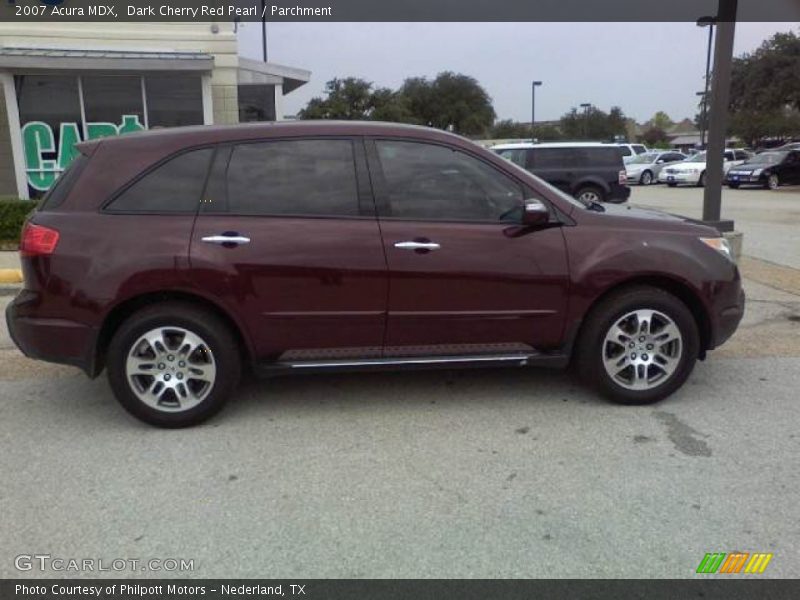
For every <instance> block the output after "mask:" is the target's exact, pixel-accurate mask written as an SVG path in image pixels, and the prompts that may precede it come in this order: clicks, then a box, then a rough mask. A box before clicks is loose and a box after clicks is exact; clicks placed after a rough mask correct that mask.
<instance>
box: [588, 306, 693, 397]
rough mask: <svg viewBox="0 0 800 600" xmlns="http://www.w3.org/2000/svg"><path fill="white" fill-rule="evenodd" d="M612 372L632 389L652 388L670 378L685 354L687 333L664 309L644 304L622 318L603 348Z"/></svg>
mask: <svg viewBox="0 0 800 600" xmlns="http://www.w3.org/2000/svg"><path fill="white" fill-rule="evenodd" d="M602 354H603V356H602V358H603V366H604V367H605V370H606V373H607V374H608V376H609V377H610V378H611V379H612V380H613V381H614V382H615V383H616V384H617V385H619V386H621V387H624V388H626V389H629V390H650V389H653V388H656V387H658V386H660V385H662V384H663V383H664V382H665V381H667V379H669V378H670V377H671V376H672V374H673V373H674V372H675V370H676V369H677V368H678V365H679V364H680V360H681V356H682V355H683V336H682V335H681V332H680V329H679V328H678V326H677V325H676V324H675V322H674V321H673V320H672V319H671V318H670V317H668V316H667V315H665V314H664V313H662V312H659V311H656V310H653V309H649V308H643V309H639V310H635V311H632V312H629V313H627V314H625V315H624V316H622V317H621V318H619V319H618V320H617V321H616V322H615V323H614V324H613V325H612V326H611V328H610V329H609V330H608V332H607V333H606V336H605V339H604V340H603V348H602Z"/></svg>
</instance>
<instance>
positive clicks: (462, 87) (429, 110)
mask: <svg viewBox="0 0 800 600" xmlns="http://www.w3.org/2000/svg"><path fill="white" fill-rule="evenodd" d="M400 96H401V97H402V98H403V101H404V103H405V106H407V107H408V110H409V111H410V113H411V114H412V115H413V117H414V119H416V120H417V121H418V122H421V123H424V124H426V125H430V126H432V127H438V128H439V129H452V130H453V131H455V132H457V133H460V134H463V135H471V136H477V135H484V134H486V133H487V132H488V131H489V129H490V128H491V126H492V124H493V123H494V119H495V112H494V108H493V107H492V99H491V98H490V97H489V94H488V93H487V92H486V90H484V89H483V88H482V87H481V85H480V84H479V83H478V82H477V81H476V80H475V79H474V78H472V77H469V76H468V75H461V74H458V73H452V72H450V71H445V72H443V73H439V74H438V75H437V76H436V79H434V80H433V81H429V80H428V79H426V78H424V77H413V78H410V79H406V80H405V82H404V83H403V86H402V87H401V88H400Z"/></svg>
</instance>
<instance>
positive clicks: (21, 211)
mask: <svg viewBox="0 0 800 600" xmlns="http://www.w3.org/2000/svg"><path fill="white" fill-rule="evenodd" d="M34 208H36V202H33V201H31V200H20V199H19V198H8V197H0V242H3V243H4V244H6V245H7V244H9V243H11V244H16V243H19V234H20V230H21V229H22V224H23V223H24V222H25V219H26V217H27V216H28V215H29V214H30V213H31V211H32V210H33V209H34Z"/></svg>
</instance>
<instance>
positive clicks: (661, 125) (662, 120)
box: [650, 110, 675, 131]
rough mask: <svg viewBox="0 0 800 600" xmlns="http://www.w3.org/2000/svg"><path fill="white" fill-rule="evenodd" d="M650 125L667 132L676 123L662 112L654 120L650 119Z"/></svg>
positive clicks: (655, 115) (654, 116)
mask: <svg viewBox="0 0 800 600" xmlns="http://www.w3.org/2000/svg"><path fill="white" fill-rule="evenodd" d="M650 123H651V124H652V126H653V127H654V128H656V129H661V130H662V131H666V130H667V129H669V128H670V127H672V126H673V125H674V124H675V122H674V121H673V120H672V119H670V117H669V115H668V114H667V113H665V112H664V111H663V110H660V111H658V112H657V113H656V114H654V115H653V118H651V119H650Z"/></svg>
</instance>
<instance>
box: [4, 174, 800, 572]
mask: <svg viewBox="0 0 800 600" xmlns="http://www.w3.org/2000/svg"><path fill="white" fill-rule="evenodd" d="M724 194H725V196H724V215H723V216H726V217H733V218H735V219H736V222H737V228H738V229H741V230H743V231H744V232H745V240H744V252H745V255H746V257H745V258H744V259H743V261H742V270H743V273H744V275H745V278H746V279H745V287H746V291H747V293H748V300H749V304H748V312H747V315H746V316H745V321H744V322H743V325H742V327H741V328H740V330H739V332H738V333H737V334H736V336H735V337H734V338H733V339H732V340H731V341H730V343H729V344H728V345H726V346H725V347H723V348H722V349H720V350H719V351H715V352H713V353H711V354H710V356H709V359H708V360H707V361H706V362H704V363H699V364H698V366H697V368H696V370H695V372H694V374H693V375H692V377H691V379H690V380H689V382H688V383H687V385H686V386H684V388H683V389H682V390H680V391H679V392H678V393H677V394H675V395H674V396H673V397H671V398H669V399H667V400H666V401H664V402H662V403H660V404H658V405H655V406H649V407H620V406H615V405H611V404H607V403H606V402H605V401H603V400H601V399H599V398H597V397H596V396H595V395H594V394H593V393H591V392H590V391H588V390H586V389H585V388H583V387H582V386H581V385H579V384H578V383H577V382H576V381H575V380H574V378H573V376H572V375H571V374H570V373H569V372H564V373H562V372H549V371H542V370H479V371H463V372H459V371H434V372H418V373H401V374H368V375H363V374H361V375H337V376H314V377H306V378H283V379H276V380H272V381H262V382H259V381H247V382H245V384H244V385H243V386H242V389H241V391H240V393H239V394H238V395H237V397H236V398H235V399H234V401H233V402H232V404H231V405H230V406H229V407H228V409H227V410H226V411H225V412H224V413H223V414H222V415H220V416H219V417H218V418H216V419H215V420H213V421H212V422H210V423H208V424H207V425H205V426H201V427H197V428H194V429H188V430H181V431H163V430H157V429H153V428H150V427H147V426H145V425H143V424H141V423H139V422H138V421H136V420H134V419H133V418H131V417H128V416H127V414H126V413H124V412H123V411H122V409H121V408H118V406H117V404H116V402H115V401H114V400H113V398H112V397H111V392H110V390H109V387H108V384H107V383H106V380H105V378H101V379H98V380H96V381H89V380H88V379H86V378H85V377H84V376H83V375H82V374H80V373H79V372H77V371H76V370H74V369H71V368H66V367H59V366H54V365H47V364H44V363H36V362H33V361H29V360H28V359H26V358H24V357H22V356H21V355H20V354H19V353H18V352H17V351H16V349H14V348H13V347H12V345H11V342H10V340H9V339H8V336H7V332H6V331H5V329H4V327H3V328H2V330H0V438H2V440H3V452H2V454H0V469H1V472H2V473H3V479H4V481H3V485H2V487H0V514H2V515H3V517H2V522H1V524H0V528H1V531H0V577H37V576H38V577H41V576H49V577H54V576H59V573H53V572H46V573H42V572H39V571H35V570H34V571H27V572H19V571H17V570H16V569H15V568H14V557H15V556H17V555H20V554H37V553H39V554H42V553H44V554H50V555H52V556H53V557H63V558H79V559H80V558H85V557H87V558H103V559H106V560H108V561H110V560H113V559H115V558H139V559H150V558H161V559H163V558H183V559H193V560H194V571H193V572H192V573H181V574H178V573H164V572H159V573H150V572H140V571H137V572H133V573H130V572H127V571H125V572H121V573H117V574H114V573H112V575H119V576H126V577H127V576H145V577H146V576H159V577H161V576H171V575H190V576H194V577H256V576H260V577H264V576H280V577H286V578H323V577H364V578H385V577H386V578H388V577H409V578H416V577H441V578H461V577H467V578H470V577H474V578H495V577H523V578H525V577H631V578H642V577H644V578H647V577H692V576H694V571H695V569H696V568H697V566H698V564H699V563H700V561H701V559H702V558H703V556H704V554H705V553H707V552H732V551H734V550H743V551H749V552H771V553H773V554H774V558H773V559H772V561H771V563H770V564H769V567H768V569H767V571H766V573H765V574H764V576H769V577H800V563H798V561H797V556H798V553H799V552H800V526H798V523H800V518H799V517H800V470H798V469H797V462H798V456H800V428H798V423H800V406H799V405H798V401H797V398H798V392H797V389H798V387H800V235H798V231H800V188H794V189H786V190H781V191H779V192H766V191H762V190H752V191H749V190H738V191H732V190H726V191H725V192H724ZM631 203H632V204H636V205H644V206H655V207H660V208H665V209H667V210H670V211H671V212H678V213H683V214H688V215H690V216H699V215H700V212H701V205H702V190H699V189H680V188H679V189H667V188H664V187H661V186H654V187H648V188H636V189H634V192H633V195H632V199H631ZM7 301H8V298H0V308H4V307H5V303H6V302H7ZM69 575H70V576H73V575H76V574H75V573H69ZM85 575H86V576H92V573H86V574H85ZM95 575H96V574H95ZM104 575H109V573H105V574H104Z"/></svg>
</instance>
